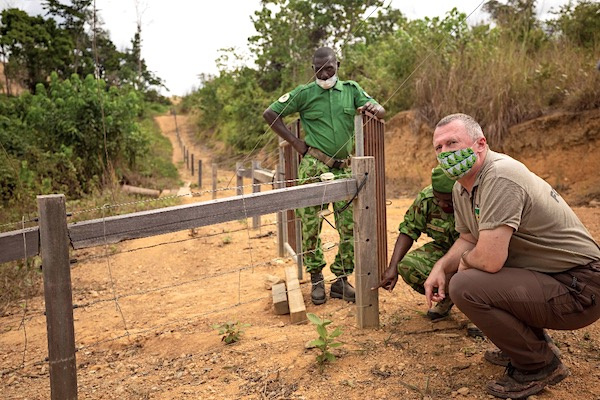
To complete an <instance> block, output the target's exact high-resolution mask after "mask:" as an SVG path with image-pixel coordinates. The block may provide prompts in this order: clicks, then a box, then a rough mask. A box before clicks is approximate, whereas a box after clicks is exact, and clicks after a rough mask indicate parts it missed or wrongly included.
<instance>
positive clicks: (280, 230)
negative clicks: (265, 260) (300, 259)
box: [275, 149, 285, 257]
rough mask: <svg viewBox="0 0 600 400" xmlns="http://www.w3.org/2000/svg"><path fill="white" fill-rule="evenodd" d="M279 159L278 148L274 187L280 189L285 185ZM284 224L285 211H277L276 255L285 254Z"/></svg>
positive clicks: (280, 155)
mask: <svg viewBox="0 0 600 400" xmlns="http://www.w3.org/2000/svg"><path fill="white" fill-rule="evenodd" d="M281 159H282V151H281V149H280V150H279V164H277V169H276V170H275V174H276V175H275V185H276V186H275V188H276V189H282V188H284V187H285V185H284V184H283V183H282V180H283V178H284V176H283V167H282V165H281ZM284 226H285V212H283V211H277V255H278V256H279V257H283V256H284V255H285V247H284V243H285V232H284Z"/></svg>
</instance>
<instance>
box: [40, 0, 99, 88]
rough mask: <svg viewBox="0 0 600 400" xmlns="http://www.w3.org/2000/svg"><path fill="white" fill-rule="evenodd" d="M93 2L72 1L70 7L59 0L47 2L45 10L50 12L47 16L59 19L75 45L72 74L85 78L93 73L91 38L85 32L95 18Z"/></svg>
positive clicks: (83, 0) (45, 2)
mask: <svg viewBox="0 0 600 400" xmlns="http://www.w3.org/2000/svg"><path fill="white" fill-rule="evenodd" d="M92 2H93V0H71V1H70V3H71V4H70V5H68V4H62V3H61V2H60V1H59V0H45V1H44V8H45V9H46V10H47V11H48V12H47V14H46V15H51V16H53V17H57V19H58V20H59V21H62V22H61V23H60V27H61V28H62V29H64V30H65V31H66V32H67V34H68V35H69V36H70V37H71V41H72V43H73V48H72V52H73V65H72V70H71V71H72V72H74V73H77V74H79V76H85V75H87V74H89V73H93V71H94V65H93V60H94V59H93V57H92V56H91V54H90V50H91V43H90V38H89V36H88V35H87V33H86V32H85V25H86V23H87V24H89V25H90V26H93V25H95V24H93V23H92V18H93V17H94V16H95V13H94V10H93V9H92Z"/></svg>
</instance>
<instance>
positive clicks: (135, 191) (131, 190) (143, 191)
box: [121, 185, 160, 198]
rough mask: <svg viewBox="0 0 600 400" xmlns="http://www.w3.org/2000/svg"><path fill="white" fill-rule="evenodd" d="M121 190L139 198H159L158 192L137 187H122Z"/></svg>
mask: <svg viewBox="0 0 600 400" xmlns="http://www.w3.org/2000/svg"><path fill="white" fill-rule="evenodd" d="M121 190H123V191H124V192H126V193H131V194H137V195H140V196H148V197H156V198H158V197H159V196H160V190H155V189H147V188H141V187H137V186H129V185H123V186H121Z"/></svg>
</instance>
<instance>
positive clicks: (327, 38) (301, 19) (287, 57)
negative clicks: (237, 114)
mask: <svg viewBox="0 0 600 400" xmlns="http://www.w3.org/2000/svg"><path fill="white" fill-rule="evenodd" d="M382 4H383V1H382V0H372V1H366V2H365V1H361V0H334V1H331V0H316V1H303V0H263V1H262V6H263V8H262V9H261V10H259V11H256V12H255V14H254V18H252V22H253V23H254V27H255V29H256V31H257V32H258V34H257V35H256V36H252V37H251V38H249V42H250V45H251V49H252V51H253V53H254V54H255V56H256V64H257V65H258V67H259V72H260V76H261V82H260V84H261V87H262V88H263V89H264V90H267V91H275V90H281V89H282V88H286V89H287V88H290V87H291V86H292V85H294V84H296V83H297V82H299V81H303V80H308V79H310V76H311V75H312V72H311V69H310V62H311V58H312V54H313V53H314V51H315V50H316V49H317V48H318V47H322V46H330V47H333V48H335V49H337V50H341V48H342V47H343V46H344V45H345V44H346V43H351V42H353V41H354V40H355V39H357V37H358V33H359V31H360V27H361V26H363V24H364V21H363V18H364V14H365V12H366V10H367V9H368V8H369V7H381V5H382ZM273 10H274V11H273Z"/></svg>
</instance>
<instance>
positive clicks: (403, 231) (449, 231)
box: [378, 166, 458, 294]
mask: <svg viewBox="0 0 600 400" xmlns="http://www.w3.org/2000/svg"><path fill="white" fill-rule="evenodd" d="M431 182H432V184H431V185H429V186H426V187H425V188H423V189H422V190H421V191H420V192H419V194H418V195H417V198H416V199H415V201H414V202H413V204H412V205H411V206H410V208H409V209H408V210H407V211H406V214H405V215H404V220H403V221H402V222H401V223H400V226H399V228H398V230H399V231H400V234H399V235H398V239H397V240H396V245H395V246H394V252H393V254H392V258H391V259H390V264H389V267H388V268H387V269H386V270H385V271H384V273H383V276H382V279H381V282H380V284H379V286H378V287H382V288H384V289H386V290H389V291H392V290H393V289H394V287H395V286H396V283H397V282H398V275H400V276H401V277H402V279H403V280H404V282H406V283H407V284H408V285H409V286H410V287H412V288H413V289H414V290H416V291H417V292H419V293H421V294H425V288H424V287H423V284H424V283H425V281H426V280H427V277H428V276H429V273H430V272H431V269H432V268H433V265H434V264H435V263H436V262H437V260H439V259H440V258H442V256H443V255H444V254H446V252H447V251H448V250H449V249H450V247H452V244H454V241H455V240H456V239H458V233H457V232H456V230H454V214H453V212H454V209H453V208H452V186H454V181H453V180H451V179H449V178H448V177H446V175H445V174H444V172H443V171H442V169H441V168H440V167H439V166H438V167H436V168H434V169H433V170H432V171H431ZM423 233H424V234H426V235H427V236H429V237H430V238H431V239H433V241H432V242H429V243H426V244H424V245H423V246H421V247H419V248H417V249H415V250H413V251H411V252H409V250H410V248H411V247H412V245H413V242H414V241H416V240H417V239H419V237H421V234H423Z"/></svg>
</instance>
